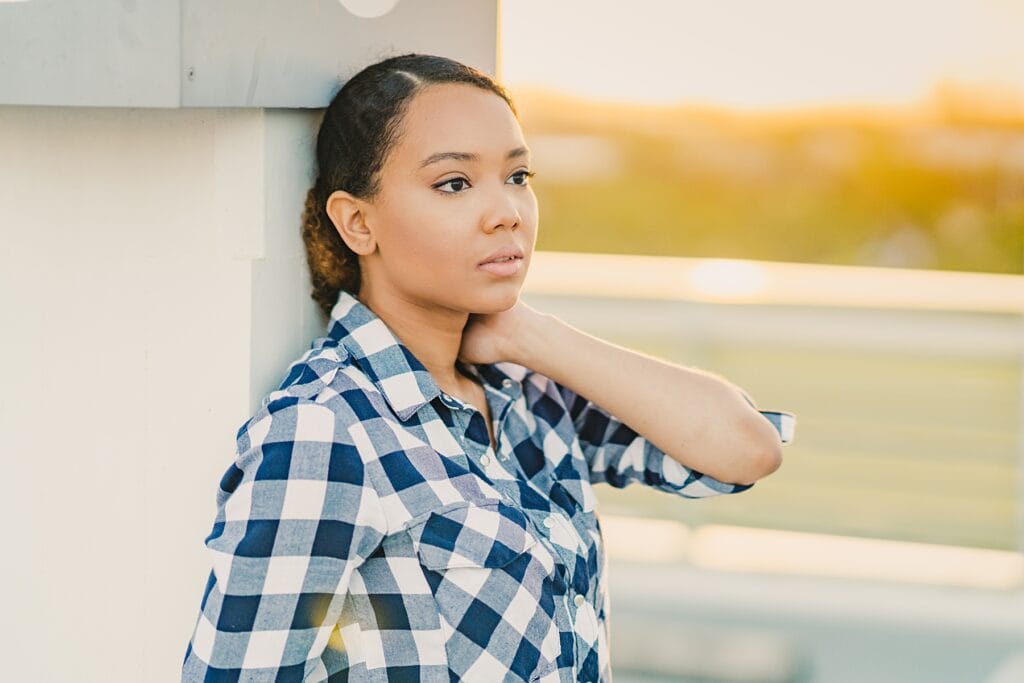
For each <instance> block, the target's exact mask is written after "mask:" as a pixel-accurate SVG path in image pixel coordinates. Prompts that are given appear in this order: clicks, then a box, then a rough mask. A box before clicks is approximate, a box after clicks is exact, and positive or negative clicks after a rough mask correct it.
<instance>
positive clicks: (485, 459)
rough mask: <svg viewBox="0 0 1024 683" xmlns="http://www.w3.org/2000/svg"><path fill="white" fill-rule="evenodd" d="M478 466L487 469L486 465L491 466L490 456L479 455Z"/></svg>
mask: <svg viewBox="0 0 1024 683" xmlns="http://www.w3.org/2000/svg"><path fill="white" fill-rule="evenodd" d="M480 464H481V465H483V466H484V467H487V466H488V465H490V464H491V456H489V455H486V454H485V455H481V456H480Z"/></svg>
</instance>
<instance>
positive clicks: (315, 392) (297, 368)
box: [236, 337, 375, 452]
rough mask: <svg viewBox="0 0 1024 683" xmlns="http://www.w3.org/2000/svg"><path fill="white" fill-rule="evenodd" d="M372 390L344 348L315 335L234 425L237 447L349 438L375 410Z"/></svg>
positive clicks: (326, 338)
mask: <svg viewBox="0 0 1024 683" xmlns="http://www.w3.org/2000/svg"><path fill="white" fill-rule="evenodd" d="M373 390H374V387H373V384H372V383H371V382H370V380H369V379H368V378H367V377H366V375H365V374H364V373H363V372H362V371H361V370H360V369H359V367H358V366H356V365H355V364H354V363H353V362H352V357H351V356H350V355H349V353H348V350H347V349H346V348H345V347H344V346H342V345H340V344H338V343H337V342H336V341H335V340H334V339H332V338H330V337H320V338H317V339H316V340H314V341H313V342H312V344H311V346H310V348H309V349H307V350H306V351H305V352H304V353H303V354H302V355H301V356H299V357H298V358H296V359H295V360H294V361H292V362H291V363H290V364H289V365H288V367H287V369H286V370H285V372H284V378H283V379H282V380H281V381H280V382H279V384H278V385H277V388H276V389H274V390H273V391H271V392H269V393H267V394H266V395H264V396H263V398H262V399H260V402H259V407H258V409H257V410H256V412H255V413H253V414H252V415H251V416H250V417H249V418H248V419H247V420H246V421H245V422H244V423H243V424H242V425H241V426H240V427H239V428H238V431H237V433H236V440H237V442H238V448H239V451H240V452H243V451H245V450H248V449H251V448H253V447H255V446H258V445H260V444H261V443H263V442H267V441H273V442H279V441H286V442H290V441H318V442H333V443H338V442H349V441H350V436H349V434H348V430H349V428H350V427H351V426H352V425H353V424H354V423H356V422H359V421H360V420H362V419H365V418H366V417H367V414H368V412H372V411H373V410H375V409H374V408H373V407H372V402H371V401H370V399H369V393H370V392H372V391H373Z"/></svg>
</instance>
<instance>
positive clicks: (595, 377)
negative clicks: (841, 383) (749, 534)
mask: <svg viewBox="0 0 1024 683" xmlns="http://www.w3.org/2000/svg"><path fill="white" fill-rule="evenodd" d="M508 353H509V355H510V356H511V359H512V360H513V361H514V362H516V363H519V364H520V365H524V366H526V367H528V368H530V369H532V370H534V371H536V372H538V373H540V374H543V375H545V376H547V377H549V378H551V379H552V380H554V381H555V382H556V383H558V384H560V385H562V386H564V387H567V388H568V389H570V390H571V391H572V392H573V393H574V394H576V395H579V396H585V397H587V399H589V400H590V401H592V402H594V403H596V404H599V405H600V406H601V407H602V408H604V409H605V410H606V411H607V413H609V414H611V415H614V416H615V417H616V418H618V419H619V420H621V421H622V422H623V423H625V424H626V425H628V426H629V427H630V428H632V429H633V430H635V431H636V432H637V433H639V434H640V435H642V436H643V437H645V438H646V439H647V440H648V441H650V442H651V443H652V444H653V445H654V446H656V447H657V448H658V449H659V450H661V451H664V453H665V454H667V455H668V456H669V457H671V458H672V459H674V460H676V461H678V462H679V463H680V464H682V465H684V466H686V467H687V468H688V469H692V470H697V471H699V472H703V473H705V474H708V475H710V476H712V477H714V478H715V479H718V480H719V481H722V482H732V483H738V484H752V483H754V482H755V481H757V480H758V479H761V478H763V477H765V476H767V475H769V474H771V473H772V472H774V471H775V470H776V469H778V468H779V466H780V465H781V464H782V438H781V436H780V430H779V429H778V428H777V427H776V425H774V424H773V423H772V422H771V421H769V419H767V417H766V416H765V415H763V414H761V412H760V411H758V410H757V408H756V407H755V405H754V403H753V401H752V400H750V398H749V396H747V395H746V394H745V392H744V391H743V390H742V389H740V388H739V387H737V386H735V385H734V384H732V383H730V382H728V381H727V380H725V379H723V378H721V377H718V376H717V375H714V374H712V373H709V372H706V371H704V370H699V369H694V368H687V367H683V366H681V365H676V364H674V363H670V362H668V361H665V360H661V359H658V358H654V357H652V356H649V355H646V354H644V353H641V352H639V351H634V350H632V349H627V348H624V347H622V346H619V345H617V344H613V343H611V342H608V341H605V340H602V339H599V338H597V337H594V336H592V335H590V334H587V333H585V332H583V331H582V330H579V329H577V328H575V327H573V326H571V325H569V324H568V323H566V322H564V321H562V320H561V319H559V318H558V317H556V316H553V315H550V314H546V313H541V312H539V311H537V312H535V313H534V314H531V315H529V316H524V317H523V324H522V328H521V330H520V331H519V333H518V334H516V335H515V339H514V340H513V341H510V348H509V349H508Z"/></svg>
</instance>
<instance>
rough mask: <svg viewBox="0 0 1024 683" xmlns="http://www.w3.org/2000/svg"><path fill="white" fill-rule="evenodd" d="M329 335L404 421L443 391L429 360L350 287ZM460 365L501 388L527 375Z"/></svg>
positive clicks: (335, 309)
mask: <svg viewBox="0 0 1024 683" xmlns="http://www.w3.org/2000/svg"><path fill="white" fill-rule="evenodd" d="M327 335H328V336H329V337H331V338H333V339H335V340H336V341H338V342H339V343H340V344H341V345H343V346H344V347H345V348H346V349H347V350H348V352H349V354H350V355H351V356H352V358H353V359H354V360H355V361H356V362H357V363H358V364H359V367H360V369H361V370H362V371H363V372H365V373H366V375H367V377H369V379H370V381H371V382H373V384H374V385H375V386H376V387H377V389H378V390H379V391H380V393H381V394H383V396H384V398H385V400H386V401H387V402H388V405H390V406H391V409H392V410H394V411H395V414H396V415H397V416H398V418H399V419H400V420H402V421H403V422H404V421H405V420H407V419H408V418H409V417H410V416H411V415H413V414H414V413H416V412H417V411H418V410H419V409H420V408H421V407H423V405H424V404H426V403H429V402H430V401H432V400H433V399H434V398H436V397H437V396H439V395H440V394H441V388H440V387H439V386H438V385H437V382H435V381H434V378H433V376H432V375H431V374H430V372H429V371H428V370H427V368H426V367H425V366H424V365H423V363H421V362H420V361H419V359H418V358H416V356H414V355H413V354H412V352H411V351H410V350H409V348H408V347H407V346H406V345H405V344H403V343H402V341H401V340H400V339H399V338H398V337H397V336H396V335H395V333H394V332H392V331H391V328H389V327H388V326H387V325H386V324H385V323H384V321H383V320H382V319H381V318H380V316H378V315H377V314H376V313H374V312H373V310H372V309H371V308H370V307H369V306H367V305H366V304H364V303H363V302H362V301H360V300H359V299H357V298H356V297H355V296H354V295H352V294H351V293H350V292H347V291H345V290H341V292H340V293H339V294H338V301H337V303H335V305H334V307H333V308H332V309H331V315H330V321H329V323H328V326H327ZM458 365H459V367H460V368H462V369H464V370H465V371H467V373H468V374H470V375H472V376H473V377H475V378H476V379H477V380H478V381H479V382H481V383H482V384H485V385H487V384H489V385H490V386H492V387H494V388H496V389H497V390H498V391H501V387H502V386H506V385H505V384H503V382H504V380H506V379H511V380H512V382H511V384H508V385H507V386H510V387H518V386H519V380H521V379H522V377H513V376H512V374H521V373H512V374H509V373H506V372H503V371H502V370H501V369H499V368H498V367H496V365H495V364H472V363H463V362H461V361H458ZM503 365H504V364H503ZM523 369H524V370H525V368H523Z"/></svg>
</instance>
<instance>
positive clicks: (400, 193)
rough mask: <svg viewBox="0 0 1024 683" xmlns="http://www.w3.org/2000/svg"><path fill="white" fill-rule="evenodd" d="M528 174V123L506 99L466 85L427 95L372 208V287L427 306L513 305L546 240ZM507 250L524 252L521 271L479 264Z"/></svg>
mask: <svg viewBox="0 0 1024 683" xmlns="http://www.w3.org/2000/svg"><path fill="white" fill-rule="evenodd" d="M448 153H457V154H458V156H453V155H452V156H445V155H447V154H448ZM510 153H511V154H513V155H512V156H510ZM529 170H530V157H529V152H528V150H527V148H526V143H525V141H524V139H523V133H522V131H521V130H520V128H519V122H518V121H517V120H516V118H515V116H514V115H513V114H512V111H511V110H510V109H509V107H508V105H507V104H506V103H505V101H504V100H503V99H502V98H501V97H499V96H497V95H495V94H494V93H491V92H489V91H486V90H483V89H481V88H478V87H476V86H472V85H467V84H441V85H432V86H429V87H427V88H425V89H424V90H423V91H421V92H420V93H419V94H417V95H416V96H415V97H414V98H413V99H412V100H411V102H410V103H409V106H408V108H407V110H406V114H405V116H404V117H403V119H402V125H401V129H400V131H399V134H398V139H397V141H396V144H395V145H394V146H393V147H392V148H391V151H390V153H389V155H388V156H387V158H386V159H385V162H384V166H383V168H382V169H381V176H380V181H381V185H380V189H381V192H380V194H379V195H378V196H377V197H376V198H375V199H374V201H373V202H372V204H369V205H366V206H364V209H363V210H364V220H365V221H366V224H367V226H368V227H369V229H370V231H371V232H372V233H373V235H374V238H375V241H376V245H377V249H376V250H375V251H374V252H373V253H371V254H369V255H364V256H363V257H362V259H363V260H362V272H363V275H362V277H363V281H364V284H365V283H366V282H367V281H369V282H370V283H371V284H370V285H369V286H370V288H371V289H372V290H374V291H375V292H376V293H377V294H380V292H379V291H378V290H380V289H381V288H382V286H383V288H386V289H389V290H391V291H392V292H393V293H394V294H396V295H398V296H401V297H402V298H404V299H406V300H409V301H413V302H416V303H419V304H421V305H425V306H437V305H440V306H444V307H447V308H450V309H453V310H457V311H465V312H469V313H494V312H497V311H503V310H506V309H508V308H511V307H512V306H513V305H514V304H515V303H516V300H517V298H518V297H519V290H520V289H521V287H522V284H523V280H524V278H525V277H526V272H527V269H528V267H529V264H530V257H531V255H532V253H533V248H534V244H535V243H536V238H537V197H536V195H534V193H533V188H532V187H531V185H530V184H529V178H528V176H527V173H528V172H529ZM503 247H512V248H515V249H518V250H520V251H521V252H522V255H523V258H522V259H521V260H520V261H518V264H517V265H518V269H517V270H515V272H513V273H512V274H505V273H499V272H495V271H494V270H491V269H487V268H482V267H480V265H479V264H480V263H481V262H482V261H484V260H485V259H487V258H488V257H489V256H490V255H491V254H492V253H493V252H495V251H497V250H498V249H500V248H503ZM380 278H383V279H384V280H386V282H381V281H380Z"/></svg>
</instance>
